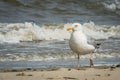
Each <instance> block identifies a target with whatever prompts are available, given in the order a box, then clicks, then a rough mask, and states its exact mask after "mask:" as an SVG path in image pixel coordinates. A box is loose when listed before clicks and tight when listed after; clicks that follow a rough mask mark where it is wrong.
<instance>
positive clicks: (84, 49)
mask: <svg viewBox="0 0 120 80" xmlns="http://www.w3.org/2000/svg"><path fill="white" fill-rule="evenodd" d="M67 30H72V34H71V37H70V40H69V45H70V48H71V49H72V51H73V52H75V53H76V54H77V55H78V66H79V55H84V54H88V53H92V52H94V50H95V47H94V46H93V45H90V44H88V42H87V37H86V35H85V34H84V33H83V31H82V26H81V24H79V23H73V24H72V27H68V28H67ZM90 66H93V62H92V59H90Z"/></svg>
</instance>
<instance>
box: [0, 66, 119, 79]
mask: <svg viewBox="0 0 120 80" xmlns="http://www.w3.org/2000/svg"><path fill="white" fill-rule="evenodd" d="M119 79H120V67H95V68H88V67H82V68H80V69H76V68H64V67H59V68H44V69H42V68H41V69H31V68H27V69H11V70H10V69H6V70H5V69H4V70H1V71H0V80H119Z"/></svg>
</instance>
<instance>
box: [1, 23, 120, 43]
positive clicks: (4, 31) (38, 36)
mask: <svg viewBox="0 0 120 80" xmlns="http://www.w3.org/2000/svg"><path fill="white" fill-rule="evenodd" d="M71 24H72V23H67V24H45V25H43V26H39V25H36V24H35V23H30V22H25V23H0V42H1V43H2V42H7V43H19V42H21V41H43V40H58V41H61V40H62V41H63V40H66V39H69V37H70V33H71V32H68V31H66V27H67V26H70V25H71ZM82 26H83V30H84V33H85V34H86V35H87V36H89V37H90V38H93V39H97V40H98V39H108V38H111V37H112V38H120V35H119V34H120V25H118V26H109V25H95V24H94V22H89V23H84V24H83V25H82Z"/></svg>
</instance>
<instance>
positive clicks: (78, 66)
mask: <svg viewBox="0 0 120 80" xmlns="http://www.w3.org/2000/svg"><path fill="white" fill-rule="evenodd" d="M77 68H80V55H79V54H78V64H77Z"/></svg>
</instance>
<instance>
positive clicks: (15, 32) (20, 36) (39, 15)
mask: <svg viewBox="0 0 120 80" xmlns="http://www.w3.org/2000/svg"><path fill="white" fill-rule="evenodd" d="M74 22H78V23H80V24H81V25H82V27H83V32H84V33H85V34H86V35H87V38H88V42H89V43H90V44H96V43H101V45H100V47H99V49H97V50H96V52H95V53H94V55H93V60H94V63H95V65H96V66H98V65H117V64H120V0H1V1H0V68H27V67H33V68H43V67H50V66H53V67H56V66H66V67H69V66H76V64H77V57H76V54H75V53H74V52H72V51H71V49H70V48H69V38H70V34H71V32H68V31H67V30H66V28H67V27H68V26H71V24H72V23H74ZM89 57H90V54H87V55H81V56H80V64H81V66H88V65H89Z"/></svg>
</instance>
